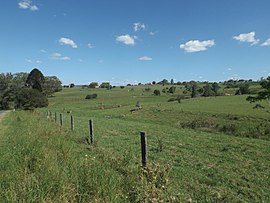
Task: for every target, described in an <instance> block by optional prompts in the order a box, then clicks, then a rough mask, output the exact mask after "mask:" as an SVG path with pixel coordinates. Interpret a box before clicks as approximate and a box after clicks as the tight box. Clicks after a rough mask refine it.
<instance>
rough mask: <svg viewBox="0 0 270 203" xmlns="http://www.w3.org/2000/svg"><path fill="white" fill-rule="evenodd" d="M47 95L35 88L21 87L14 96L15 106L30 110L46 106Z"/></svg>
mask: <svg viewBox="0 0 270 203" xmlns="http://www.w3.org/2000/svg"><path fill="white" fill-rule="evenodd" d="M48 104H49V103H48V99H47V97H46V96H45V95H44V94H43V93H41V92H39V91H38V90H36V89H32V88H24V89H21V90H20V91H19V92H18V94H17V95H16V98H15V106H16V108H21V109H24V110H32V109H34V108H41V107H46V106H48Z"/></svg>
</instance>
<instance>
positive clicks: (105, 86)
mask: <svg viewBox="0 0 270 203" xmlns="http://www.w3.org/2000/svg"><path fill="white" fill-rule="evenodd" d="M110 86H111V85H110V83H109V82H103V83H101V85H100V86H99V87H100V88H107V89H109V88H110Z"/></svg>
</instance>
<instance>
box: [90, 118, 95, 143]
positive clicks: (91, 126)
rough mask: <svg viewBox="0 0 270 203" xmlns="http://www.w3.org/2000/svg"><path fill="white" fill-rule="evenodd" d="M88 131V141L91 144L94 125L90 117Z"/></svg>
mask: <svg viewBox="0 0 270 203" xmlns="http://www.w3.org/2000/svg"><path fill="white" fill-rule="evenodd" d="M89 133H90V143H91V144H93V137H94V126H93V121H92V119H91V120H89Z"/></svg>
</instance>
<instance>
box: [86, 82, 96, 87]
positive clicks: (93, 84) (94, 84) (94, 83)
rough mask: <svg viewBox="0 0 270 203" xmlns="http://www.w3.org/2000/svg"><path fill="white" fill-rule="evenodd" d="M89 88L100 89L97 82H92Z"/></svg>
mask: <svg viewBox="0 0 270 203" xmlns="http://www.w3.org/2000/svg"><path fill="white" fill-rule="evenodd" d="M88 87H89V88H96V87H98V83H97V82H91V83H90V84H89V86H88Z"/></svg>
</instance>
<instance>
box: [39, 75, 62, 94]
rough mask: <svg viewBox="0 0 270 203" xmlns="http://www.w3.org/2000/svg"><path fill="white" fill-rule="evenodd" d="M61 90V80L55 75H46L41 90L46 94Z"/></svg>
mask: <svg viewBox="0 0 270 203" xmlns="http://www.w3.org/2000/svg"><path fill="white" fill-rule="evenodd" d="M61 90H62V82H61V81H60V80H59V79H58V78H57V77H56V76H46V77H45V82H44V84H43V92H44V94H45V95H46V96H52V95H53V93H55V92H59V91H61Z"/></svg>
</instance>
